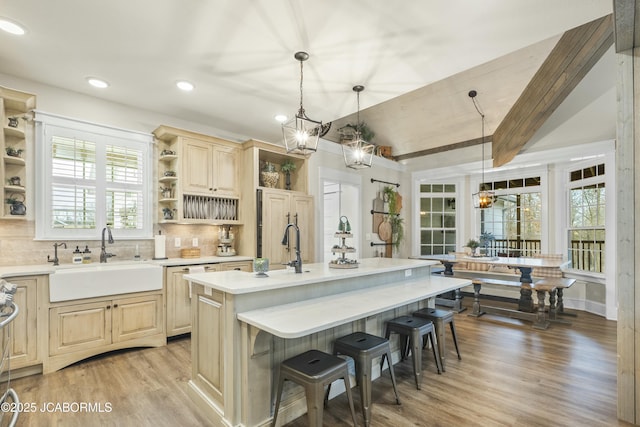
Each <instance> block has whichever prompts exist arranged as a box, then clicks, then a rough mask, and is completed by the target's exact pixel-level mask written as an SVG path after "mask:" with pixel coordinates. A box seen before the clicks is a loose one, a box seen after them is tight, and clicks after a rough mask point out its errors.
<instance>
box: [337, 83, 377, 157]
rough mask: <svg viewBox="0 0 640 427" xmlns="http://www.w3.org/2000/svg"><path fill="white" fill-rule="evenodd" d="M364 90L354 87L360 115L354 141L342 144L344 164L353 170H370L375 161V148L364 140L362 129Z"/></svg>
mask: <svg viewBox="0 0 640 427" xmlns="http://www.w3.org/2000/svg"><path fill="white" fill-rule="evenodd" d="M363 90H364V86H362V85H357V86H354V87H353V91H354V92H355V93H356V96H357V98H358V113H357V115H356V127H355V129H356V130H355V134H354V136H353V139H352V140H350V141H343V142H342V155H343V156H344V164H345V165H346V166H347V167H348V168H351V169H364V168H370V167H371V162H372V161H373V151H374V148H375V146H374V145H373V144H370V143H369V142H367V141H365V140H364V139H363V138H362V133H361V132H360V129H361V128H362V124H361V123H360V92H362V91H363Z"/></svg>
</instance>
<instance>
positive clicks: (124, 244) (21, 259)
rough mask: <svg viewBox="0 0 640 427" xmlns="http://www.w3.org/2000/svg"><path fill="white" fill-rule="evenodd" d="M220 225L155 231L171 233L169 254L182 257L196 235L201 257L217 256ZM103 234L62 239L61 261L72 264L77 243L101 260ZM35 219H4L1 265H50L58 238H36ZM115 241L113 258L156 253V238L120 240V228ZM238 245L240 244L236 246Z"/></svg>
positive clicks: (161, 227)
mask: <svg viewBox="0 0 640 427" xmlns="http://www.w3.org/2000/svg"><path fill="white" fill-rule="evenodd" d="M241 228H242V227H238V226H233V231H234V234H235V236H236V242H237V241H238V240H239V239H240V238H241ZM219 229H220V227H219V226H215V225H178V224H162V225H156V226H155V227H154V234H158V230H162V234H164V235H166V236H167V244H166V256H167V257H168V258H179V257H180V249H183V248H191V247H192V243H193V238H194V237H196V238H197V239H198V247H199V248H200V251H201V256H202V257H205V256H214V255H215V254H216V251H217V249H218V231H219ZM99 234H100V233H98V232H96V239H95V240H58V241H57V242H64V243H66V244H67V248H66V249H65V248H58V259H59V260H60V264H70V263H71V259H72V253H73V251H74V250H75V248H76V246H78V247H79V248H80V250H81V251H82V250H84V247H85V245H87V246H88V247H89V250H90V251H91V255H92V260H93V262H99V260H100V239H99V237H100V235H99ZM34 236H35V222H34V221H24V220H15V221H14V220H3V221H1V222H0V266H9V265H31V264H46V263H47V255H48V256H50V257H51V258H53V253H54V251H53V244H54V243H55V242H54V241H48V240H47V241H42V240H40V241H36V240H33V238H34ZM176 237H177V238H180V243H181V247H179V248H177V247H175V239H176ZM113 238H114V239H115V243H113V244H110V245H108V246H107V252H110V253H114V254H116V256H115V257H114V258H112V259H111V260H113V261H127V260H132V259H133V257H134V255H135V253H136V247H137V248H138V251H139V253H140V256H141V258H142V259H151V258H153V256H154V241H153V239H146V240H118V231H117V230H114V231H113ZM235 246H237V243H236V245H235Z"/></svg>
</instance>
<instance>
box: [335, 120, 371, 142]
mask: <svg viewBox="0 0 640 427" xmlns="http://www.w3.org/2000/svg"><path fill="white" fill-rule="evenodd" d="M338 132H339V133H340V137H341V139H346V140H351V139H354V138H355V133H356V132H360V137H361V138H362V139H364V140H365V141H367V142H372V141H373V138H375V136H376V133H375V132H374V131H373V130H371V128H370V127H369V125H367V124H366V123H365V122H360V123H359V124H358V125H352V124H351V123H347V124H346V125H344V126H343V127H342V128H340V129H338Z"/></svg>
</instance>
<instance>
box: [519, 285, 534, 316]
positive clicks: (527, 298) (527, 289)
mask: <svg viewBox="0 0 640 427" xmlns="http://www.w3.org/2000/svg"><path fill="white" fill-rule="evenodd" d="M532 294H533V291H532V290H531V286H530V285H529V283H526V282H523V283H522V284H521V286H520V300H518V310H520V311H525V312H527V313H533V309H534V304H533V298H532V297H531V295H532Z"/></svg>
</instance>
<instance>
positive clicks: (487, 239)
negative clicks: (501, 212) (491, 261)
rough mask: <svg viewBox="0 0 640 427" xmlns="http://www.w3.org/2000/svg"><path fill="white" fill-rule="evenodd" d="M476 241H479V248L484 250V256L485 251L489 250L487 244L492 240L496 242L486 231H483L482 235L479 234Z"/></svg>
mask: <svg viewBox="0 0 640 427" xmlns="http://www.w3.org/2000/svg"><path fill="white" fill-rule="evenodd" d="M478 240H479V243H480V246H482V247H483V248H484V253H485V255H486V253H487V249H488V248H489V244H490V243H491V242H493V241H494V240H496V238H495V237H494V236H493V234H491V233H489V232H488V231H485V232H484V233H481V234H480V237H479V239H478Z"/></svg>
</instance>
